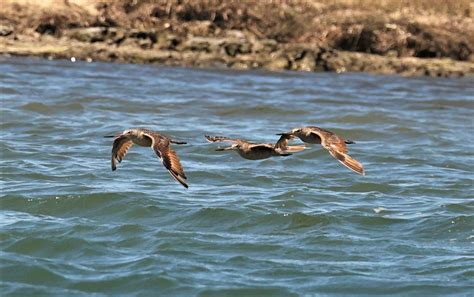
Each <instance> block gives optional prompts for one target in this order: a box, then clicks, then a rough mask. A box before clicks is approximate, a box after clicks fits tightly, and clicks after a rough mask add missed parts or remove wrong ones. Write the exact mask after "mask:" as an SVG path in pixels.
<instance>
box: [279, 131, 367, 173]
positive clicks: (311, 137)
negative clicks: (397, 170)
mask: <svg viewBox="0 0 474 297" xmlns="http://www.w3.org/2000/svg"><path fill="white" fill-rule="evenodd" d="M294 137H298V138H299V139H301V141H303V142H306V143H314V144H321V145H322V146H323V147H324V148H325V149H327V150H328V151H329V153H330V154H331V155H332V156H333V157H334V158H336V159H337V160H338V161H339V162H341V164H343V165H344V166H346V167H347V168H349V169H351V170H353V171H354V172H357V173H359V174H361V175H365V171H364V167H363V166H362V164H361V163H360V162H359V161H357V160H355V159H354V158H352V157H351V156H349V155H348V154H347V152H348V150H347V144H352V143H354V142H352V141H349V140H345V139H344V138H342V137H340V136H338V135H336V134H335V133H333V132H331V131H328V130H325V129H322V128H319V127H314V126H308V127H302V128H295V129H292V130H291V131H290V132H287V133H282V134H281V137H280V140H279V141H278V142H277V144H276V146H277V147H280V148H282V149H283V148H284V146H285V145H286V143H288V140H289V139H292V138H294Z"/></svg>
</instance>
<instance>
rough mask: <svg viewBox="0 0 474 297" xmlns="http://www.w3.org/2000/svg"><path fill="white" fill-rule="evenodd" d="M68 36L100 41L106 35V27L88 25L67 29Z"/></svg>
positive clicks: (81, 39)
mask: <svg viewBox="0 0 474 297" xmlns="http://www.w3.org/2000/svg"><path fill="white" fill-rule="evenodd" d="M67 35H69V37H70V38H74V39H76V40H79V41H82V42H89V43H92V42H100V41H104V40H105V39H106V37H107V27H90V28H79V29H72V30H69V33H68V34H67Z"/></svg>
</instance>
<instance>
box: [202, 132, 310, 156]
mask: <svg viewBox="0 0 474 297" xmlns="http://www.w3.org/2000/svg"><path fill="white" fill-rule="evenodd" d="M206 139H207V140H208V141H210V142H221V141H226V142H233V144H232V145H231V146H229V147H226V148H218V149H216V151H229V150H236V151H237V153H238V154H239V155H240V156H241V157H242V158H244V159H248V160H261V159H267V158H270V157H275V156H290V155H291V154H290V153H296V152H299V151H302V150H304V149H305V146H304V145H295V146H287V143H288V139H289V138H288V139H287V140H286V143H284V146H285V150H282V149H280V148H277V147H275V145H273V144H269V143H250V142H247V141H245V140H242V139H234V138H227V137H222V136H207V135H206ZM281 141H282V143H283V142H284V141H285V140H281Z"/></svg>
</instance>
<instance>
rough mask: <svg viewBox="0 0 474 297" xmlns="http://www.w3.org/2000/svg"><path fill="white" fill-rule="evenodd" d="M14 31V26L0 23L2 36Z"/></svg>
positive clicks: (0, 34)
mask: <svg viewBox="0 0 474 297" xmlns="http://www.w3.org/2000/svg"><path fill="white" fill-rule="evenodd" d="M12 33H13V28H12V27H10V26H8V25H1V24H0V36H8V35H10V34H12Z"/></svg>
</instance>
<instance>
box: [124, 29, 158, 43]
mask: <svg viewBox="0 0 474 297" xmlns="http://www.w3.org/2000/svg"><path fill="white" fill-rule="evenodd" d="M128 37H130V38H135V39H148V40H150V41H151V43H156V41H157V40H158V35H157V34H156V31H155V30H149V31H144V30H131V31H130V32H129V33H128Z"/></svg>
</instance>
